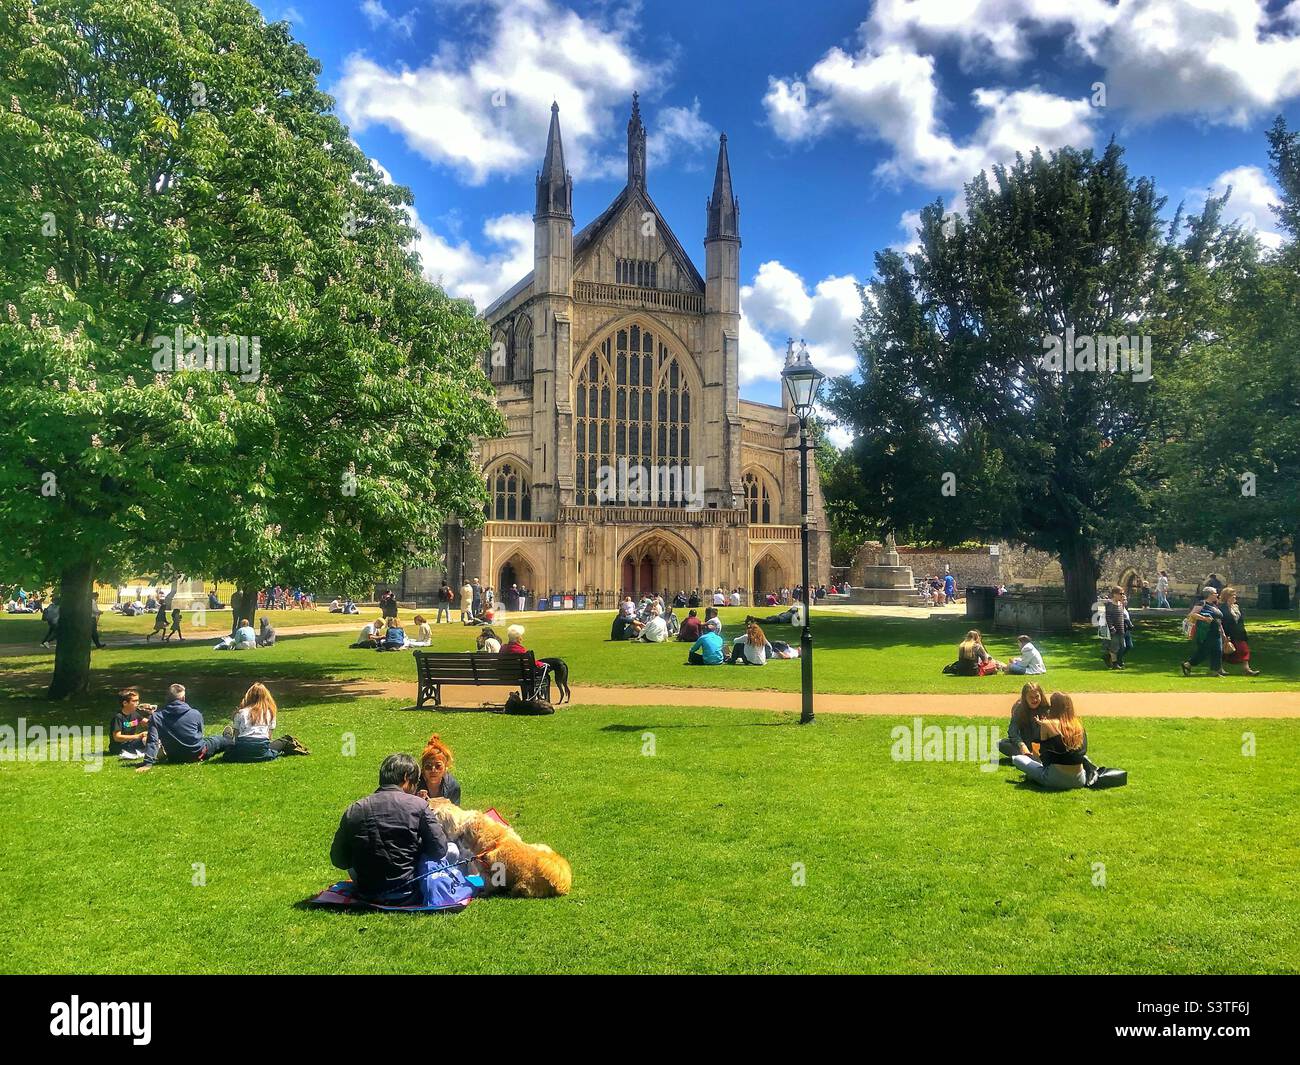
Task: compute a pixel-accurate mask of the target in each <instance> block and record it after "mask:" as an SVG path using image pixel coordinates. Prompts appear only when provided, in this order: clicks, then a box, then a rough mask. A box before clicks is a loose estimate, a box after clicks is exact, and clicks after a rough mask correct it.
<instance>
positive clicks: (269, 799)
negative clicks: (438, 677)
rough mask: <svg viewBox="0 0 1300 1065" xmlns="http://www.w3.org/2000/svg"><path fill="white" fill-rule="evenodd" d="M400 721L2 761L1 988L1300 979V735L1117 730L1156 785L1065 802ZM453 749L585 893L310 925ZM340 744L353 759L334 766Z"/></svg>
mask: <svg viewBox="0 0 1300 1065" xmlns="http://www.w3.org/2000/svg"><path fill="white" fill-rule="evenodd" d="M197 701H198V700H196V702H197ZM397 707H398V704H396V703H393V702H385V701H381V700H373V699H356V698H334V699H330V700H329V701H324V702H318V703H313V704H310V705H300V706H296V707H295V708H293V709H291V710H287V711H285V712H284V713H283V715H282V718H281V725H282V729H284V730H289V731H292V732H293V733H294V734H295V735H297V736H299V737H301V738H302V739H303V740H305V741H306V742H307V743H308V745H309V746H311V748H312V749H313V751H314V752H315V753H314V754H313V756H312V757H310V758H297V759H285V760H282V761H280V762H277V763H272V764H270V765H261V766H235V765H230V766H227V765H222V764H219V763H214V764H212V765H206V766H178V767H168V766H160V767H159V768H157V769H156V770H154V771H153V772H152V773H149V774H145V775H138V774H136V773H134V772H132V771H131V769H130V768H129V767H127V766H122V765H119V764H118V763H117V762H116V760H107V761H106V762H105V763H104V764H103V767H102V769H101V770H100V771H99V772H86V771H85V770H84V768H83V766H82V765H79V764H76V763H67V762H45V763H18V764H15V763H5V764H3V766H0V800H2V801H3V803H4V809H5V811H6V826H7V827H6V830H5V832H4V834H3V835H2V836H0V920H3V924H4V927H5V928H6V929H7V930H8V931H7V935H6V940H7V943H6V951H5V959H4V961H3V962H2V963H0V967H2V968H3V970H4V971H6V972H23V973H28V972H87V973H90V972H128V973H130V972H204V971H221V972H241V973H242V972H299V971H302V972H322V973H331V972H433V971H457V972H480V971H482V972H489V971H492V972H496V971H507V972H538V971H555V972H590V971H617V972H688V971H691V972H693V971H708V972H725V971H762V972H793V971H845V970H868V971H904V972H934V971H941V972H959V971H960V972H969V971H976V972H990V971H1006V972H1022V971H1028V972H1055V971H1069V972H1205V971H1212V972H1268V971H1274V972H1275V971H1289V972H1296V971H1300V891H1297V887H1298V886H1300V850H1297V848H1296V847H1295V838H1294V820H1293V818H1294V810H1295V809H1296V806H1297V803H1300V777H1298V776H1297V774H1296V773H1295V772H1294V762H1295V750H1296V747H1295V742H1294V722H1290V721H1257V722H1249V721H1211V720H1186V721H1183V720H1162V721H1141V720H1131V719H1124V720H1119V719H1108V720H1106V719H1095V720H1093V721H1092V722H1091V723H1090V724H1091V728H1090V739H1091V746H1092V750H1093V752H1094V753H1095V754H1096V756H1097V757H1098V758H1099V759H1101V760H1103V761H1105V762H1107V763H1112V764H1119V765H1123V766H1125V767H1126V768H1128V770H1129V771H1130V773H1131V776H1132V783H1131V784H1130V786H1129V787H1127V788H1123V789H1117V790H1113V791H1108V792H1098V793H1088V792H1083V793H1077V792H1076V793H1068V794H1047V793H1042V792H1039V791H1036V790H1034V789H1031V788H1028V787H1025V786H1018V785H1017V781H1018V778H1019V774H1018V773H1016V772H1015V771H1013V770H1011V769H1009V768H1002V769H999V770H998V771H997V772H993V773H988V772H982V771H981V770H980V769H979V768H978V767H977V766H976V765H975V764H972V763H970V762H939V763H929V762H920V763H912V762H896V761H893V760H892V759H891V754H890V752H891V736H890V730H891V727H892V726H893V725H894V724H896V722H894V721H891V720H890V719H886V718H874V717H842V716H835V717H833V718H823V719H822V720H821V721H819V722H818V723H817V724H816V725H814V726H811V727H807V728H801V727H799V726H798V725H796V724H794V723H793V722H792V719H791V718H790V717H789V716H786V715H776V714H759V713H751V712H744V711H723V710H710V709H707V708H701V709H695V710H686V709H666V708H656V707H647V708H644V709H630V708H583V709H575V710H570V711H562V712H561V713H559V714H557V715H556V716H554V717H551V718H506V717H503V716H500V715H495V714H483V713H462V714H444V715H441V716H438V715H435V714H433V713H429V712H420V713H417V712H414V711H401V710H399V709H398V708H397ZM19 713H22V714H25V715H27V716H28V718H29V720H30V719H31V718H33V717H37V716H39V717H40V719H41V720H43V721H44V722H46V723H49V722H52V721H63V720H73V721H87V720H92V718H91V717H89V716H87V715H81V714H75V713H69V712H68V711H67V710H64V709H60V710H56V711H51V710H50V709H49V708H48V707H47V706H46V705H44V704H40V703H36V702H30V703H29V702H27V701H25V700H17V699H12V698H11V700H10V701H9V703H8V706H7V708H6V712H5V713H4V715H3V719H4V721H6V722H7V723H11V724H12V723H13V721H14V718H15V717H16V716H17V714H19ZM214 720H215V715H212V716H210V718H209V721H210V722H214ZM935 720H936V721H940V722H941V721H942V719H935ZM434 729H437V730H438V731H439V732H440V733H441V734H442V735H443V736H444V738H446V739H447V740H448V741H449V742H450V743H451V745H452V747H453V749H454V751H455V753H456V756H457V763H458V769H457V772H458V773H459V774H460V777H461V780H462V783H463V785H464V789H465V801H466V805H474V806H488V805H495V806H496V807H497V808H498V809H500V810H501V811H502V812H503V813H504V814H505V815H506V816H507V817H509V818H510V819H511V820H512V821H513V822H514V823H515V824H516V826H517V827H518V828H519V829H520V830H521V831H522V833H523V834H524V836H525V837H526V838H527V839H529V840H532V841H538V842H547V843H550V844H551V845H552V846H554V847H555V848H556V849H557V850H559V851H560V852H561V853H563V854H565V855H566V856H567V857H568V858H569V859H570V861H571V862H572V864H573V869H574V890H573V893H572V895H570V896H569V897H567V898H563V899H554V900H545V901H542V900H511V899H494V898H489V899H484V900H480V901H477V902H475V903H474V904H473V905H472V906H471V907H470V908H469V910H468V911H467V912H465V913H464V914H461V915H459V916H453V917H413V916H411V915H404V914H366V915H355V914H338V913H322V912H315V911H311V910H308V909H305V908H303V907H302V906H300V905H299V904H300V903H301V901H302V900H303V899H305V898H306V897H308V896H309V895H311V894H313V893H314V892H315V891H317V890H319V889H321V888H323V887H324V886H326V885H327V884H328V883H330V882H331V881H332V880H333V878H334V877H335V876H336V873H335V872H334V871H333V870H332V869H331V867H330V865H329V862H328V857H327V854H328V847H329V841H330V838H331V836H332V833H333V831H334V827H335V825H336V824H337V821H338V817H339V814H340V812H341V811H342V809H343V807H344V806H345V805H346V804H347V803H348V802H349V801H351V800H352V799H354V798H357V797H359V796H361V795H363V794H365V793H366V792H368V791H369V790H371V789H372V788H373V786H374V776H375V771H376V767H377V765H378V763H379V761H380V759H381V758H382V757H383V756H384V755H385V754H387V753H389V752H390V751H393V750H406V751H411V752H416V751H418V749H419V748H420V746H421V745H422V742H423V740H424V739H425V737H426V736H427V735H428V734H429V732H430V731H432V730H434ZM1244 731H1251V732H1253V733H1254V734H1255V736H1256V738H1257V745H1258V753H1257V754H1256V755H1255V756H1254V757H1243V755H1242V753H1241V742H1242V733H1243V732H1244ZM646 733H650V734H652V735H653V737H654V742H655V748H656V750H655V754H654V755H653V756H646V755H644V754H643V753H642V752H643V749H644V747H645V743H646V739H645V734H646ZM347 734H353V735H355V737H356V755H355V756H354V757H347V756H344V755H343V754H341V753H340V752H341V750H342V747H343V744H344V742H345V739H346V736H347ZM195 863H202V864H203V866H204V867H205V873H206V885H205V886H194V885H193V883H192V880H193V878H194V875H195V873H194V864H195ZM796 863H798V864H800V865H801V866H802V868H803V870H804V872H805V876H806V885H805V886H795V885H794V884H793V883H792V879H793V877H794V870H795V868H796ZM1094 863H1104V867H1105V868H1104V872H1105V886H1104V887H1102V886H1094V883H1093V881H1094V879H1095V877H1096V876H1097V868H1096V867H1095V864H1094Z"/></svg>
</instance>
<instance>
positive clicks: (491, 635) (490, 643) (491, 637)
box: [474, 625, 501, 655]
mask: <svg viewBox="0 0 1300 1065" xmlns="http://www.w3.org/2000/svg"><path fill="white" fill-rule="evenodd" d="M474 643H475V644H476V646H477V647H478V649H479V650H480V651H482V652H483V653H484V654H489V655H495V654H500V653H501V637H499V636H498V635H497V634H496V631H495V630H494V629H493V628H492V627H491V626H490V625H484V626H483V629H482V631H481V632H480V633H479V634H478V639H477V640H475V641H474Z"/></svg>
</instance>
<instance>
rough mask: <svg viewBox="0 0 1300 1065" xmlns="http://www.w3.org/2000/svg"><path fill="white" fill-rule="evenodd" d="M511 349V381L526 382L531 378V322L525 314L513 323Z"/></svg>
mask: <svg viewBox="0 0 1300 1065" xmlns="http://www.w3.org/2000/svg"><path fill="white" fill-rule="evenodd" d="M513 348H514V354H513V357H512V359H511V363H512V364H513V365H512V369H511V379H512V380H515V381H527V380H528V379H529V378H530V377H532V376H533V320H532V319H531V318H529V317H528V315H526V314H521V315H520V316H519V318H518V319H517V320H516V321H515V330H514V340H513Z"/></svg>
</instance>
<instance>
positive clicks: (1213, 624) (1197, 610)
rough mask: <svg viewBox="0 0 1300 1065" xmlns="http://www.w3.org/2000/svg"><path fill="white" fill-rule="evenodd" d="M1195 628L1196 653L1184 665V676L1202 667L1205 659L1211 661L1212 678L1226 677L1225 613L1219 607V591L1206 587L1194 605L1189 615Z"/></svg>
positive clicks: (1189, 619)
mask: <svg viewBox="0 0 1300 1065" xmlns="http://www.w3.org/2000/svg"><path fill="white" fill-rule="evenodd" d="M1187 620H1188V622H1190V623H1191V625H1192V626H1193V628H1192V638H1193V639H1194V640H1195V641H1196V651H1195V653H1194V654H1193V655H1192V657H1191V658H1189V659H1188V660H1187V661H1186V662H1184V663H1183V676H1184V677H1190V676H1191V675H1192V667H1193V666H1197V665H1200V663H1201V660H1202V659H1203V658H1206V657H1208V658H1209V660H1210V676H1212V677H1226V676H1227V675H1228V674H1227V673H1226V672H1224V669H1223V611H1222V609H1220V607H1219V589H1217V588H1215V587H1213V586H1212V585H1208V584H1207V585H1206V586H1205V590H1204V592H1203V593H1202V597H1201V599H1199V600H1198V601H1197V602H1196V603H1195V604H1193V606H1192V609H1191V611H1190V612H1189V613H1188V615H1187Z"/></svg>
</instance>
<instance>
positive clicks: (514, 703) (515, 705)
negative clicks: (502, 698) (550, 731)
mask: <svg viewBox="0 0 1300 1065" xmlns="http://www.w3.org/2000/svg"><path fill="white" fill-rule="evenodd" d="M506 713H507V714H521V715H525V716H531V717H540V716H542V715H543V714H553V713H555V707H553V706H552V705H551V704H550V703H549V702H547V701H546V700H545V699H540V698H537V699H525V698H523V697H522V696H520V694H519V693H518V692H511V693H510V697H509V698H508V699H507V700H506Z"/></svg>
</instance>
